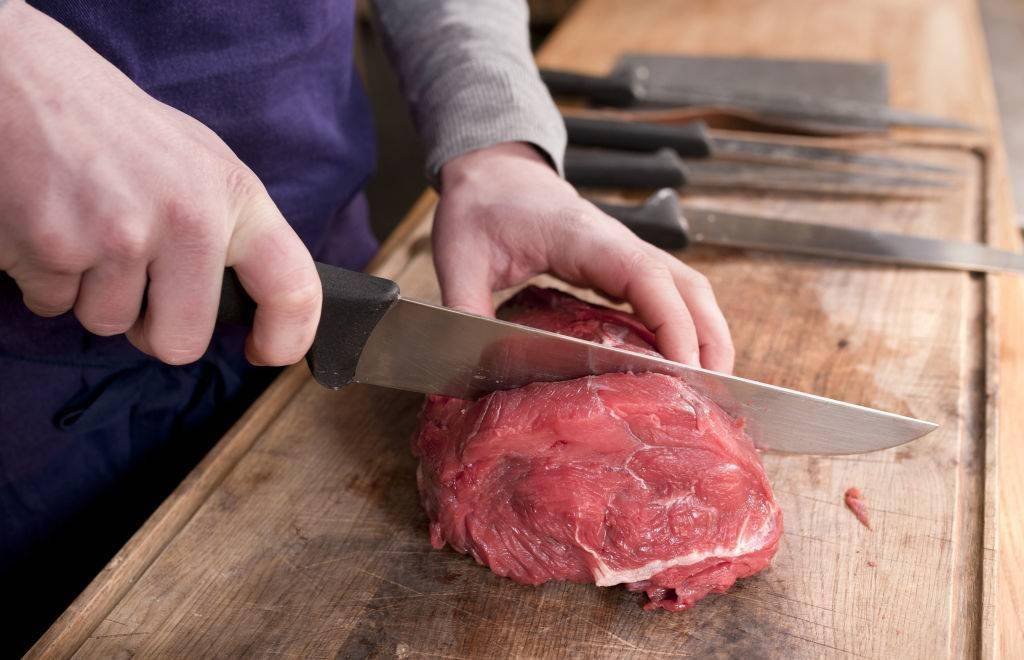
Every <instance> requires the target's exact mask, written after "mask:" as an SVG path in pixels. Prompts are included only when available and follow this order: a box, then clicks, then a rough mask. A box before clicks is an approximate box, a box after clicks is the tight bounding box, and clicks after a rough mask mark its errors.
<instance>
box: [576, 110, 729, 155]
mask: <svg viewBox="0 0 1024 660" xmlns="http://www.w3.org/2000/svg"><path fill="white" fill-rule="evenodd" d="M564 119H565V129H566V131H567V132H568V134H569V144H576V145H580V146H585V147H607V148H611V149H632V150H636V151H656V150H658V149H664V148H669V149H672V150H673V151H675V152H676V153H677V154H679V155H680V156H684V157H688V158H708V157H709V156H711V152H712V145H711V135H710V134H709V133H708V127H707V124H705V123H704V122H702V121H692V122H687V123H685V124H648V123H643V122H633V121H622V120H616V119H591V118H589V117H565V118H564Z"/></svg>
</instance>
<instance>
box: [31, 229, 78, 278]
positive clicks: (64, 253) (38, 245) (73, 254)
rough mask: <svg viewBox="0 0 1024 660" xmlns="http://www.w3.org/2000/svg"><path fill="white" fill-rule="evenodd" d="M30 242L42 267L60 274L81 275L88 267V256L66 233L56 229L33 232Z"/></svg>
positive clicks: (35, 230)
mask: <svg viewBox="0 0 1024 660" xmlns="http://www.w3.org/2000/svg"><path fill="white" fill-rule="evenodd" d="M29 241H30V243H31V245H32V251H33V252H34V253H35V256H36V260H37V261H38V262H39V264H40V265H41V266H43V267H44V268H46V269H47V270H49V271H52V272H54V273H58V274H71V273H79V272H81V271H82V270H84V269H85V268H86V266H87V265H88V258H87V257H88V255H87V254H86V253H85V250H83V249H82V247H80V246H79V245H77V244H76V242H75V241H73V240H71V238H70V237H69V236H68V235H67V233H66V232H64V231H61V230H59V229H57V228H54V227H39V228H36V229H34V230H32V231H31V234H30V237H29Z"/></svg>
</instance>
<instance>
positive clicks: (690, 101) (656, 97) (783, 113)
mask: <svg viewBox="0 0 1024 660" xmlns="http://www.w3.org/2000/svg"><path fill="white" fill-rule="evenodd" d="M540 74H541V78H542V79H543V80H544V83H545V84H546V85H547V86H548V90H549V91H550V92H551V94H552V95H555V96H579V97H583V98H585V99H587V100H589V101H591V102H592V103H595V104H598V105H607V106H612V107H620V108H622V107H632V106H654V107H685V106H723V107H734V108H742V109H748V110H753V111H756V112H759V113H762V114H764V115H766V116H777V117H783V118H788V119H797V120H807V121H812V122H823V123H833V124H843V125H847V126H860V127H864V128H865V129H868V130H870V129H877V128H878V127H880V126H881V127H885V126H913V127H918V128H943V129H954V130H977V129H976V128H975V127H973V126H970V125H968V124H965V123H963V122H959V121H954V120H951V119H943V118H941V117H935V116H933V115H926V114H922V113H916V112H911V111H909V110H899V109H897V108H892V107H890V106H887V105H878V104H873V103H863V102H859V101H852V100H847V99H835V98H820V97H811V96H806V95H801V94H786V95H782V94H777V95H773V94H766V93H744V92H738V91H729V92H721V91H717V90H714V89H708V88H701V87H697V86H689V87H687V86H671V87H669V86H665V85H655V84H651V83H650V82H649V81H646V80H644V79H642V78H641V77H639V76H636V75H630V76H591V75H586V74H581V73H574V72H571V71H560V70H555V69H542V70H541V72H540Z"/></svg>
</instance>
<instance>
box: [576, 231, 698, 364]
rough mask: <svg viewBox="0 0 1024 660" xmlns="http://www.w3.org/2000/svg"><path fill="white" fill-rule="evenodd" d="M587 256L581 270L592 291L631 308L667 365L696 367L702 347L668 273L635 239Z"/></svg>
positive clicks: (660, 262) (609, 246) (623, 239)
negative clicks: (650, 334)
mask: <svg viewBox="0 0 1024 660" xmlns="http://www.w3.org/2000/svg"><path fill="white" fill-rule="evenodd" d="M616 238H620V239H621V240H612V241H610V242H607V243H605V244H604V245H602V246H601V247H600V249H593V250H586V251H585V252H582V254H587V255H589V257H588V258H586V259H584V260H583V261H582V263H580V264H579V270H580V272H581V273H582V274H583V277H584V278H585V279H586V280H587V282H588V283H589V284H590V285H591V286H595V287H597V288H599V289H601V290H602V291H604V292H606V293H609V294H611V295H612V296H616V297H618V298H623V299H625V300H627V301H629V303H630V304H631V305H632V306H633V310H634V311H635V312H636V315H637V316H638V317H639V318H640V320H641V321H643V323H644V325H646V326H647V327H648V328H649V329H650V330H651V331H652V332H654V335H655V337H656V338H657V341H658V350H659V351H661V353H662V354H663V355H664V356H665V357H667V358H668V359H670V360H675V361H677V362H682V363H683V364H687V365H690V366H700V345H699V343H698V339H697V330H696V327H695V326H694V322H693V319H692V318H691V317H690V313H689V311H688V309H687V307H686V304H685V303H684V301H683V298H682V295H681V294H680V292H679V289H678V287H677V286H676V282H675V279H674V278H673V276H672V272H671V270H670V269H669V268H668V266H667V265H666V264H665V263H664V262H663V261H662V260H660V259H658V258H656V257H655V256H654V255H653V254H651V253H650V252H649V251H648V249H647V246H646V244H645V243H643V242H642V241H640V240H639V239H636V238H633V237H632V235H630V236H629V237H625V236H621V237H616Z"/></svg>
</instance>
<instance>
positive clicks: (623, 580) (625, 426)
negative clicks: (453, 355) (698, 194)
mask: <svg viewBox="0 0 1024 660" xmlns="http://www.w3.org/2000/svg"><path fill="white" fill-rule="evenodd" d="M501 312H502V314H501V315H502V317H503V318H506V319H508V320H511V321H515V322H517V323H522V324H525V325H530V326H533V327H537V328H542V329H544V330H550V331H554V332H560V333H563V334H567V335H572V336H574V337H579V338H583V339H588V340H591V341H597V342H600V343H603V344H607V345H612V346H618V347H621V348H629V349H630V350H637V351H642V352H647V353H655V352H654V348H653V347H654V337H653V335H652V334H651V333H650V332H649V331H648V330H647V329H646V328H645V327H644V326H643V325H642V324H641V323H640V322H639V321H638V320H637V319H636V318H635V317H633V316H631V315H629V314H625V313H622V312H618V311H615V310H611V309H608V308H604V307H598V306H594V305H590V304H588V303H585V302H583V301H581V300H579V299H577V298H575V297H573V296H570V295H568V294H565V293H562V292H559V291H556V290H553V289H538V288H536V287H529V288H526V289H524V290H523V291H521V292H519V293H518V294H517V295H516V296H515V297H514V298H513V299H512V300H510V301H509V302H508V303H506V304H505V305H504V306H503V308H502V310H501ZM655 354H656V353H655ZM413 451H414V453H415V454H416V456H418V457H419V459H420V465H419V469H418V473H417V478H418V483H419V490H420V495H421V498H422V501H423V505H424V507H425V509H426V511H427V514H428V515H429V517H430V521H431V522H430V537H431V542H432V543H433V545H434V547H436V548H441V547H443V546H444V545H445V543H448V544H449V545H451V546H452V547H453V548H454V549H455V550H457V551H459V552H463V553H468V554H470V555H472V556H473V557H474V558H475V559H476V560H477V561H478V562H480V563H481V564H484V565H486V566H488V567H489V568H490V569H491V570H492V571H494V572H495V573H497V574H498V575H502V576H506V577H510V578H512V579H513V580H515V581H517V582H520V583H523V584H532V585H537V584H541V583H543V582H546V581H548V580H570V581H573V582H593V583H595V584H597V585H598V586H612V585H617V584H625V585H626V586H627V588H629V589H630V590H633V591H644V592H646V594H647V596H648V602H647V604H646V605H645V608H646V609H657V608H664V609H666V610H682V609H685V608H687V607H689V606H691V605H692V604H693V603H695V602H696V601H697V600H699V599H701V598H703V597H704V596H706V595H707V594H708V593H710V592H722V591H725V590H727V589H728V588H729V587H730V586H732V584H733V583H734V582H735V581H736V580H737V579H738V578H743V577H747V576H749V575H753V574H754V573H757V572H758V571H760V570H762V569H764V568H766V567H767V566H768V565H769V563H770V562H771V559H772V556H773V555H774V554H775V551H776V548H777V546H778V542H779V538H780V537H781V535H782V513H781V511H780V510H779V507H778V505H777V504H776V502H775V498H774V496H773V494H772V490H771V486H770V485H769V483H768V479H767V477H766V476H765V472H764V468H763V467H762V465H761V461H760V458H759V456H758V454H757V452H756V450H755V449H754V446H753V444H752V442H751V441H750V439H749V437H748V436H747V435H746V434H745V433H744V432H743V428H742V422H738V421H736V420H733V419H732V418H731V417H729V415H727V414H726V413H725V412H724V411H722V410H721V409H720V408H719V407H718V406H717V405H716V404H715V403H713V402H712V401H711V400H710V399H708V398H707V397H706V396H704V395H702V394H701V393H699V392H697V391H696V390H694V389H693V388H692V387H689V386H688V385H686V384H685V383H683V382H682V381H681V380H679V379H677V378H672V377H669V376H664V375H660V374H604V375H600V376H591V377H587V378H580V379H577V380H572V381H566V382H559V383H534V384H532V385H528V386H526V387H522V388H519V389H516V390H510V391H504V392H494V393H492V394H489V395H487V396H485V397H483V398H481V399H479V400H477V401H474V402H468V401H463V400H459V399H453V398H449V397H441V396H432V397H428V399H427V402H426V404H425V405H424V408H423V412H422V414H421V421H420V428H419V431H418V433H417V434H416V436H415V438H414V439H413Z"/></svg>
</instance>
